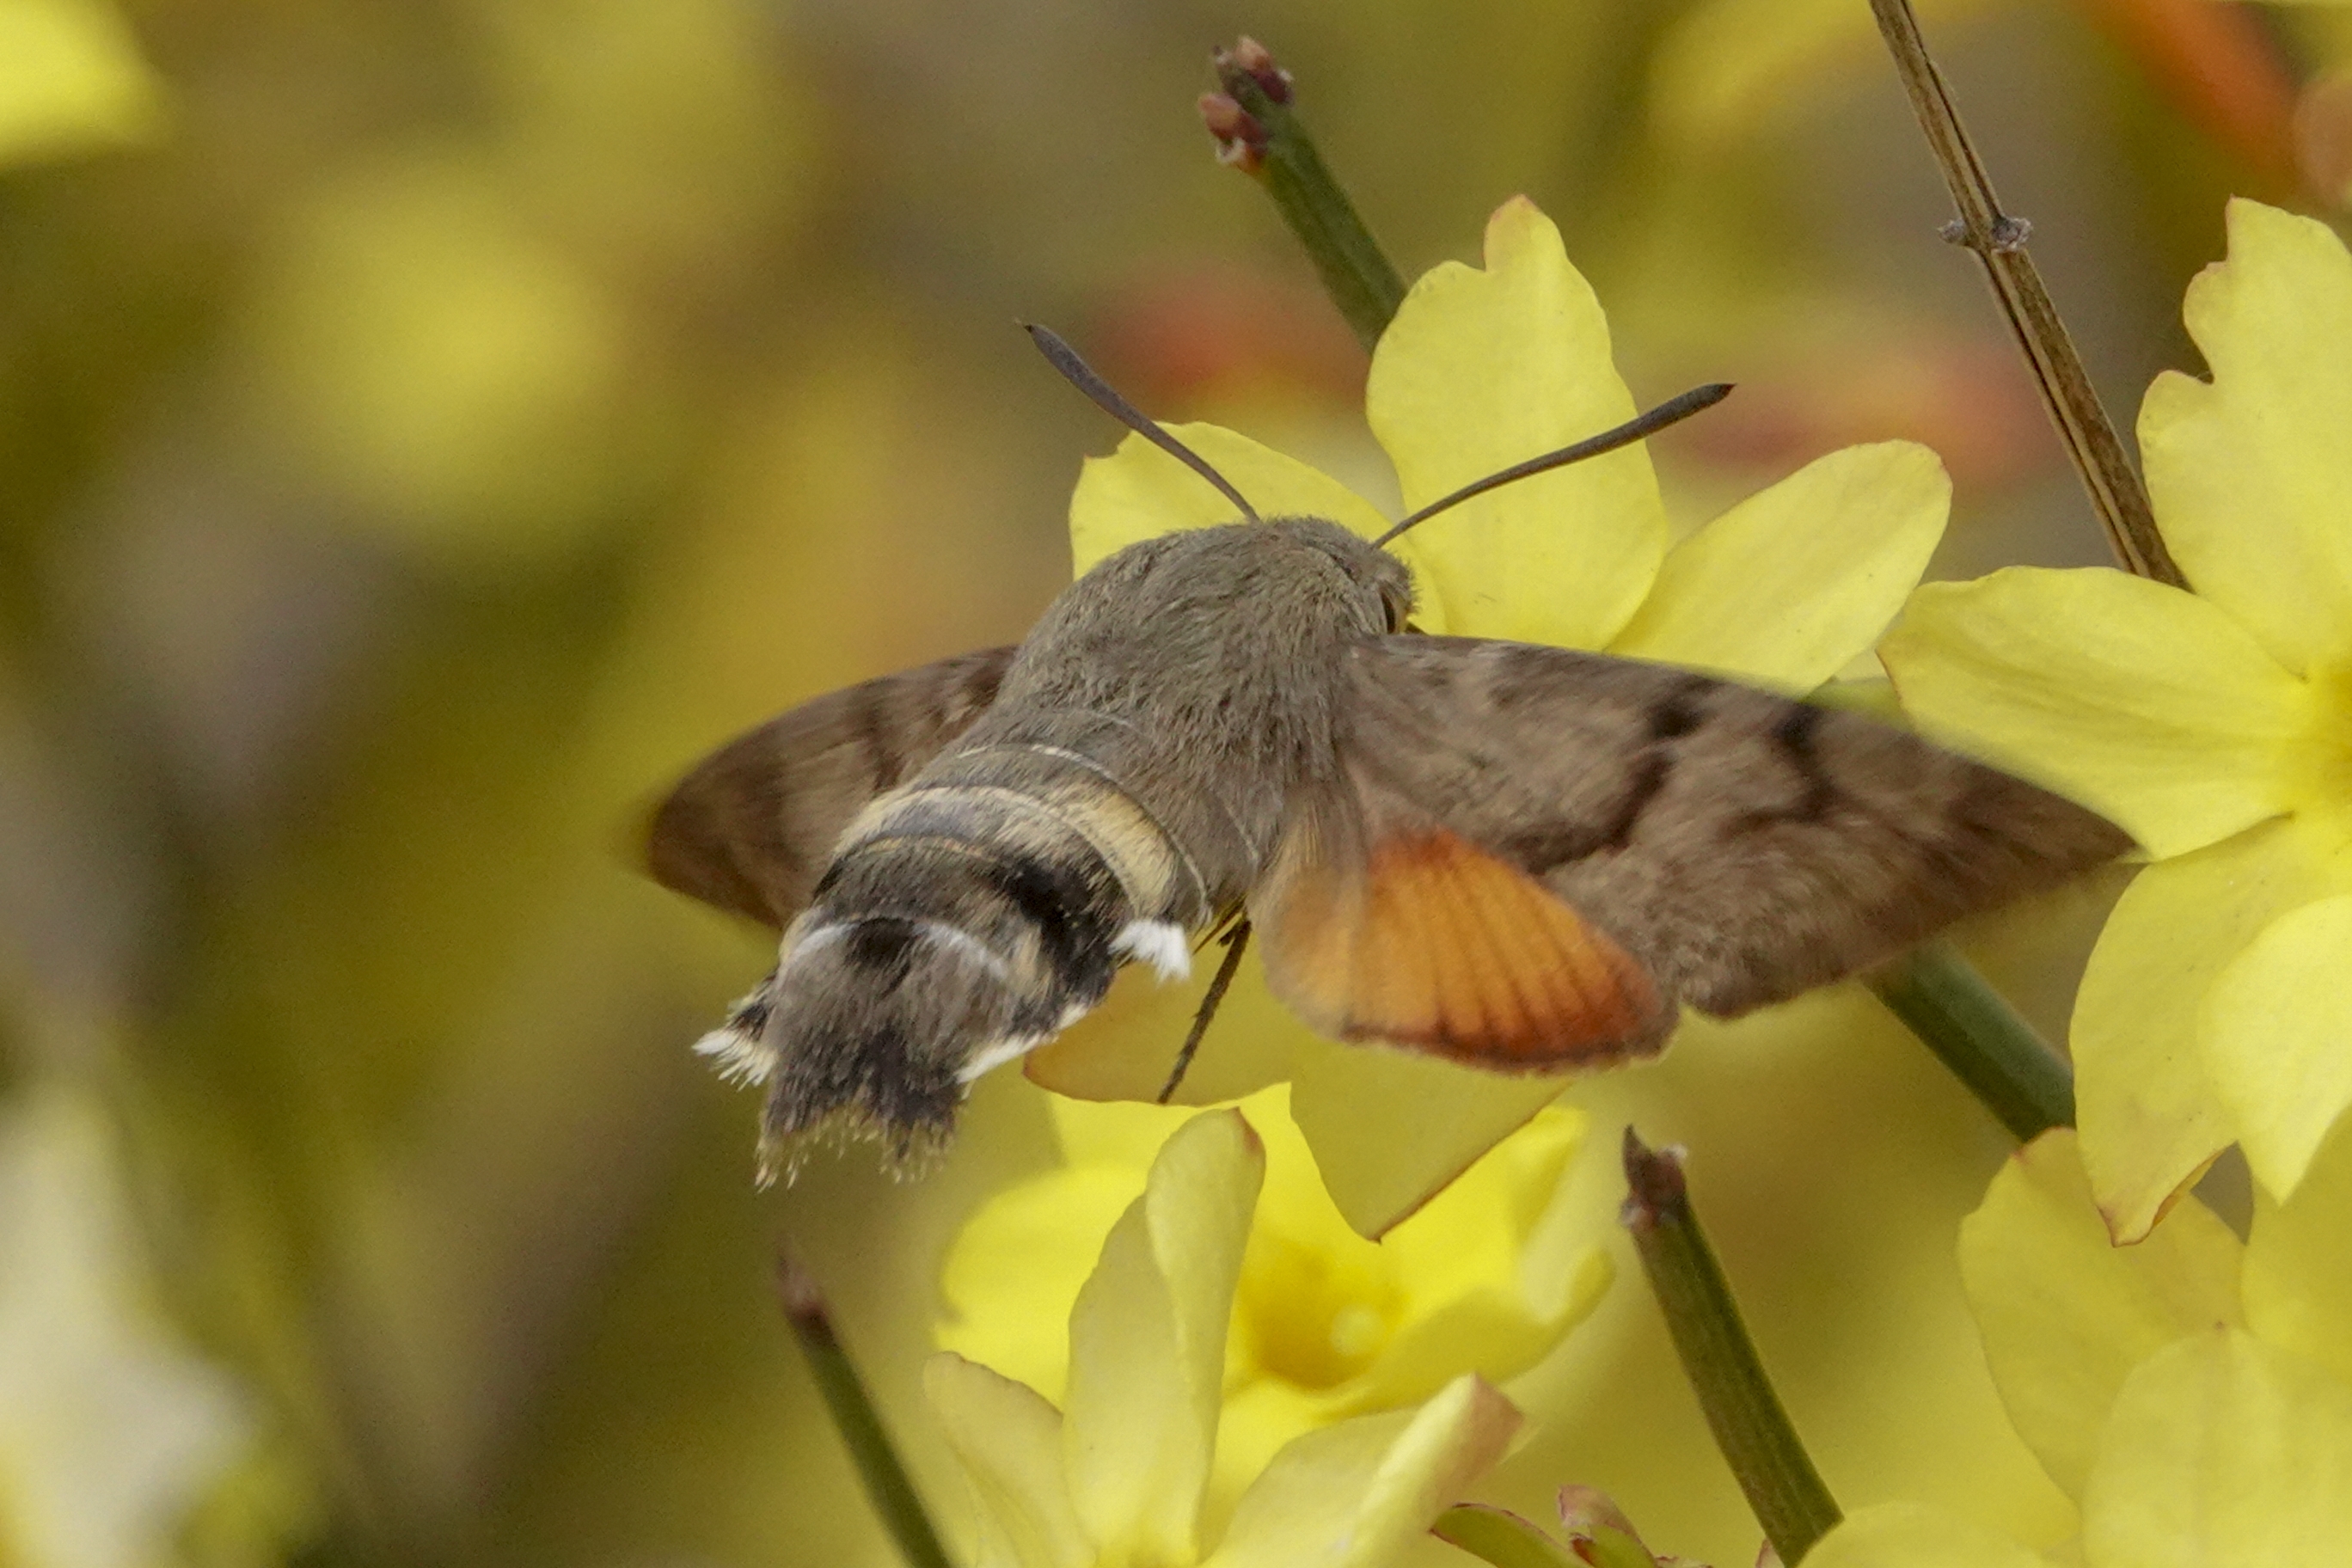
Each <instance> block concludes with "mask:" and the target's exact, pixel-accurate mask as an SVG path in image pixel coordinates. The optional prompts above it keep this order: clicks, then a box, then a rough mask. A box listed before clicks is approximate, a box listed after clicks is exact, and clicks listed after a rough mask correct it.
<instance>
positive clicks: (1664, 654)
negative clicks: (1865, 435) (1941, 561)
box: [1609, 441, 1952, 692]
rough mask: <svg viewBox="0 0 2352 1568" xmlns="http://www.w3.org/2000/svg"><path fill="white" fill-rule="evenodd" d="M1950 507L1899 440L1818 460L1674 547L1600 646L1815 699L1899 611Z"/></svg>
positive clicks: (1916, 453) (1946, 482) (1915, 450)
mask: <svg viewBox="0 0 2352 1568" xmlns="http://www.w3.org/2000/svg"><path fill="white" fill-rule="evenodd" d="M1951 500H1952V481H1951V479H1949V478H1948V476H1947V475H1946V474H1945V472H1944V465H1943V463H1942V462H1941V460H1939V459H1938V458H1937V456H1936V454H1935V453H1933V452H1931V451H1929V450H1928V449H1927V447H1920V446H1915V445H1913V444H1912V443H1910V442H1908V441H1886V442H1882V443H1880V444H1879V445H1877V446H1873V447H1847V448H1846V449H1845V450H1844V451H1842V452H1832V453H1831V454H1830V455H1829V456H1828V457H1826V458H1817V459H1816V460H1814V461H1813V462H1811V463H1809V464H1807V465H1806V466H1805V467H1804V468H1800V469H1798V470H1797V471H1796V472H1795V473H1793V474H1791V475H1790V476H1789V477H1788V478H1787V479H1782V480H1781V481H1780V483H1779V484H1777V485H1774V486H1773V487H1772V488H1771V489H1767V490H1761V491H1759V492H1758V493H1757V494H1755V495H1752V496H1750V497H1748V499H1747V500H1744V501H1741V502H1740V503H1739V504H1738V506H1736V507H1733V508H1732V509H1731V510H1729V511H1727V512H1725V513H1724V514H1723V515H1722V516H1721V517H1718V518H1717V519H1716V520H1715V521H1713V522H1710V523H1708V524H1707V525H1706V527H1705V528H1702V529H1700V530H1699V531H1697V532H1696V533H1694V534H1692V535H1691V536H1690V537H1689V538H1688V539H1685V540H1684V541H1683V542H1681V543H1680V544H1678V545H1676V546H1675V548H1674V549H1673V550H1672V551H1671V552H1668V554H1667V556H1666V559H1665V564H1664V566H1662V567H1660V568H1659V571H1658V578H1657V582H1656V583H1655V584H1654V585H1653V586H1652V587H1651V589H1650V596H1649V597H1648V598H1647V599H1644V600H1643V602H1642V607H1641V608H1640V609H1638V610H1636V611H1634V612H1633V620H1632V621H1631V622H1629V623H1628V624H1627V625H1626V627H1625V629H1624V630H1623V631H1622V632H1620V633H1619V634H1618V635H1617V637H1616V640H1615V641H1614V642H1612V643H1611V644H1610V647H1609V651H1610V652H1612V653H1619V654H1623V655H1625V656H1627V657H1628V658H1654V659H1659V660H1663V661H1664V662H1665V663H1668V664H1682V665H1690V666H1693V667H1695V668H1700V669H1709V670H1715V671H1717V672H1719V673H1722V674H1725V675H1729V676H1734V677H1737V678H1738V679H1743V680H1750V681H1753V682H1755V683H1756V684H1758V685H1759V686H1767V687H1771V688H1773V689H1777V690H1781V691H1791V692H1800V691H1811V689H1813V688H1814V687H1817V686H1819V685H1821V684H1822V682H1823V681H1825V680H1827V679H1830V677H1832V676H1833V675H1835V674H1836V673H1837V672H1838V671H1839V670H1841V669H1843V668H1845V667H1846V666H1847V665H1848V664H1850V663H1851V662H1853V658H1854V657H1855V656H1856V655H1857V654H1861V653H1864V652H1867V651H1868V650H1869V648H1870V645H1871V644H1873V643H1874V642H1876V641H1877V640H1878V635H1879V634H1880V633H1881V632H1883V631H1885V629H1886V624H1887V623H1888V622H1889V621H1891V620H1893V619H1894V618H1895V612H1896V611H1897V610H1899V609H1901V608H1902V607H1903V601H1904V598H1905V596H1906V595H1908V594H1909V593H1910V592H1911V590H1912V589H1913V588H1914V587H1916V586H1917V584H1918V582H1919V574H1920V573H1921V572H1923V571H1925V570H1926V569H1927V557H1928V556H1929V555H1931V554H1933V553H1934V552H1935V549H1936V543H1937V541H1938V540H1940V539H1942V538H1943V536H1944V520H1945V518H1946V517H1947V516H1948V513H1949V511H1950V510H1951Z"/></svg>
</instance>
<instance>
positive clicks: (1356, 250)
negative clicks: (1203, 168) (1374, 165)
mask: <svg viewBox="0 0 2352 1568" xmlns="http://www.w3.org/2000/svg"><path fill="white" fill-rule="evenodd" d="M1215 63H1216V68H1217V80H1218V82H1219V83H1220V85H1222V86H1223V89H1224V101H1223V102H1222V103H1221V102H1219V101H1218V100H1216V99H1215V98H1214V97H1212V98H1210V99H1206V100H1202V113H1203V114H1204V116H1206V118H1207V119H1208V121H1209V126H1210V129H1211V130H1212V131H1213V132H1215V133H1216V134H1217V136H1218V137H1219V138H1220V140H1222V141H1223V142H1225V145H1226V147H1227V148H1228V149H1229V150H1230V151H1231V152H1232V154H1233V161H1234V162H1236V163H1239V164H1240V165H1241V166H1242V167H1243V168H1244V169H1246V170H1248V171H1249V172H1250V173H1252V174H1255V175H1256V176H1257V179H1258V184H1261V185H1263V186H1264V187H1265V194H1266V195H1269V196H1271V197H1272V198H1273V199H1274V205H1275V209H1276V211H1278V212H1280V213H1281V214H1282V221H1283V222H1284V223H1286V224H1287V225H1289V226H1290V232H1291V233H1292V234H1294V235H1296V236H1297V237H1298V243H1299V244H1300V245H1301V246H1303V247H1306V250H1307V258H1308V259H1309V260H1311V261H1312V262H1314V264H1315V270H1316V272H1317V273H1318V275H1320V276H1321V278H1322V279H1323V288H1324V291H1325V292H1326V293H1328V294H1329V295H1330V296H1331V302H1332V303H1333V304H1335V305H1337V306H1338V307H1339V314H1340V315H1342V316H1344V317H1345V318H1347V321H1348V325H1349V327H1351V328H1353V329H1354V330H1355V333H1356V338H1357V341H1358V342H1361V343H1362V344H1363V345H1364V348H1365V350H1366V352H1368V353H1369V352H1370V349H1371V347H1372V345H1373V344H1375V343H1377V342H1380V338H1381V331H1382V330H1383V329H1384V328H1386V327H1387V326H1388V324H1389V320H1390V318H1391V317H1392V316H1394V315H1395V314H1396V312H1397V307H1398V306H1399V305H1402V303H1404V279H1403V278H1402V276H1401V275H1400V274H1399V273H1398V271H1397V269H1396V268H1395V267H1394V266H1393V265H1391V262H1390V261H1389V258H1388V257H1387V256H1386V255H1384V254H1383V253H1382V252H1381V247H1380V243H1379V241H1377V240H1375V239H1373V238H1372V234H1371V230H1370V229H1368V228H1366V227H1365V226H1364V220H1363V219H1362V218H1361V217H1360V216H1357V213H1356V207H1355V204H1354V203H1352V202H1350V201H1349V200H1348V193H1347V192H1345V191H1343V190H1341V189H1340V188H1339V181H1337V180H1335V179H1333V178H1332V177H1331V171H1330V170H1329V169H1328V168H1327V167H1326V166H1325V165H1324V163H1323V156H1322V154H1321V153H1318V152H1317V151H1316V150H1315V143H1314V142H1313V141H1312V140H1311V139H1310V138H1309V137H1308V136H1307V129H1306V127H1305V126H1303V125H1301V124H1300V123H1299V122H1298V116H1297V114H1296V113H1294V112H1292V110H1291V107H1290V101H1291V91H1290V76H1289V73H1288V72H1286V71H1285V70H1283V69H1282V68H1280V67H1278V66H1276V64H1275V63H1274V59H1273V57H1272V56H1270V55H1268V54H1267V53H1266V51H1265V46H1264V45H1262V44H1259V43H1258V42H1256V41H1255V39H1251V38H1244V39H1242V40H1241V42H1240V43H1238V44H1237V45H1235V46H1234V47H1233V48H1231V49H1219V50H1218V51H1217V53H1216V56H1215ZM1236 110H1237V111H1238V114H1237V115H1236V113H1235V112H1234V111H1236Z"/></svg>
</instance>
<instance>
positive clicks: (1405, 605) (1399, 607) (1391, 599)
mask: <svg viewBox="0 0 2352 1568" xmlns="http://www.w3.org/2000/svg"><path fill="white" fill-rule="evenodd" d="M1381 612H1382V614H1383V615H1384V616H1386V618H1387V620H1388V624H1389V630H1390V631H1391V632H1401V631H1402V630H1404V625H1405V617H1406V616H1409V615H1411V614H1412V605H1411V604H1410V603H1409V602H1407V600H1406V598H1405V596H1404V595H1402V594H1401V593H1399V592H1398V591H1397V590H1396V589H1394V588H1382V589H1381Z"/></svg>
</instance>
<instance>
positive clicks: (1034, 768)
mask: <svg viewBox="0 0 2352 1568" xmlns="http://www.w3.org/2000/svg"><path fill="white" fill-rule="evenodd" d="M1207 914H1208V910H1207V908H1206V903H1205V898H1204V895H1203V894H1202V891H1201V889H1200V887H1199V879H1198V877H1197V874H1195V873H1193V872H1192V870H1191V869H1190V868H1189V866H1188V864H1187V861H1186V858H1185V856H1184V854H1183V851H1182V850H1181V848H1180V847H1178V846H1177V845H1176V844H1175V843H1174V842H1173V841H1172V840H1171V838H1170V837H1168V835H1167V834H1166V833H1165V832H1163V831H1162V830H1161V829H1160V826H1158V824H1157V823H1155V822H1154V821H1153V820H1152V818H1151V817H1150V815H1149V814H1148V813H1147V812H1145V811H1144V810H1143V809H1142V808H1141V807H1139V806H1138V805H1136V804H1135V803H1134V801H1133V800H1132V799H1130V798H1129V796H1128V795H1126V794H1125V793H1124V792H1123V791H1121V790H1120V789H1118V787H1117V786H1116V785H1115V784H1112V783H1111V782H1110V781H1108V780H1107V779H1106V778H1104V777H1102V776H1100V775H1099V774H1098V773H1097V772H1095V771H1094V770H1093V767H1092V764H1090V763H1087V761H1086V760H1085V759H1084V758H1080V757H1075V756H1070V755H1066V754H1063V753H1058V752H1055V751H1054V750H1053V749H1052V748H1044V747H1034V746H1027V745H999V746H983V747H979V748H975V749H972V750H971V751H966V752H959V753H955V754H952V755H950V756H947V757H943V758H941V759H940V760H939V761H938V762H937V763H934V764H933V765H932V766H931V767H930V768H928V769H926V770H925V771H924V772H923V773H922V774H920V775H919V777H917V778H916V779H915V780H913V781H912V782H910V783H909V784H907V785H905V786H903V787H901V788H899V789H897V790H894V791H892V792H890V793H889V794H887V795H884V796H882V797H881V798H880V799H878V800H877V801H875V802H874V804H873V805H871V806H869V807H868V808H867V809H866V811H865V812H864V813H863V814H862V815H861V816H859V817H858V818H857V820H856V821H855V822H854V823H852V824H851V826H850V827H849V830H848V832H847V833H846V834H845V836H844V837H843V840H842V843H841V846H840V847H839V849H838V850H837V852H836V853H835V857H834V859H833V863H832V865H831V866H830V868H828V869H827V870H826V871H825V873H824V877H823V878H822V879H820V880H819V881H818V883H817V885H816V888H815V889H814V901H813V902H812V903H811V904H810V906H809V908H808V910H806V911H805V912H804V913H803V914H802V915H801V916H800V918H799V919H798V920H796V921H794V922H793V926H792V928H791V929H790V930H789V931H787V932H786V933H785V939H784V944H783V949H782V959H781V962H780V963H779V964H778V967H777V970H776V973H774V974H773V975H772V976H771V977H770V978H769V980H768V981H767V982H766V984H763V985H762V986H761V989H760V990H759V991H758V992H757V993H755V994H753V995H752V996H751V997H750V998H748V999H747V1000H746V1001H745V1003H744V1004H743V1005H741V1006H740V1007H739V1009H738V1010H737V1013H736V1016H734V1017H733V1018H731V1019H730V1022H729V1025H728V1026H727V1027H726V1028H724V1029H722V1030H720V1031H719V1033H718V1034H716V1035H714V1036H712V1037H710V1039H709V1041H707V1042H706V1045H705V1047H704V1048H705V1049H707V1050H709V1051H711V1052H713V1053H715V1054H718V1055H719V1056H721V1057H722V1058H725V1059H726V1060H727V1062H728V1063H729V1064H730V1066H731V1067H732V1068H734V1069H735V1070H737V1071H738V1072H740V1073H741V1074H743V1075H745V1076H749V1077H755V1078H760V1079H767V1080H768V1081H769V1085H770V1093H769V1101H768V1131H769V1134H770V1137H771V1139H775V1138H781V1137H788V1136H790V1135H792V1134H793V1133H797V1132H800V1131H804V1130H806V1129H809V1128H812V1127H816V1126H819V1125H820V1124H824V1125H829V1126H834V1127H835V1128H837V1129H838V1130H839V1131H845V1132H848V1133H851V1134H854V1135H877V1134H879V1135H886V1136H887V1137H888V1138H889V1139H890V1140H892V1141H893V1142H894V1143H895V1145H896V1152H898V1154H900V1155H902V1156H904V1155H907V1154H909V1153H912V1152H915V1150H916V1148H917V1146H918V1145H920V1144H922V1143H925V1142H929V1141H931V1140H932V1139H934V1138H944V1136H945V1135H946V1133H947V1132H948V1131H949V1128H950V1123H951V1121H952V1119H953V1116H954V1112H955V1109H956V1106H957V1104H958V1103H959V1102H960V1101H961V1099H962V1096H963V1091H964V1086H965V1085H966V1084H968V1083H969V1082H970V1081H971V1079H973V1078H975V1077H977V1076H978V1075H979V1074H980V1073H982V1072H983V1071H985V1070H986V1069H987V1068H990V1067H992V1066H993V1065H995V1064H996V1063H998V1062H1001V1061H1003V1060H1005V1059H1007V1058H1011V1057H1013V1056H1017V1055H1019V1054H1021V1053H1022V1052H1024V1051H1025V1050H1027V1049H1029V1048H1030V1047H1033V1046H1035V1045H1037V1044H1039V1043H1041V1042H1042V1041H1044V1040H1045V1039H1048V1038H1050V1037H1052V1036H1053V1035H1055V1033H1057V1032H1058V1031H1059V1030H1061V1029H1062V1028H1063V1027H1065V1026H1067V1025H1068V1024H1069V1023H1071V1022H1072V1021H1073V1020H1075V1019H1076V1018H1077V1017H1078V1016H1080V1015H1082V1014H1084V1013H1086V1012H1087V1011H1088V1010H1089V1009H1091V1008H1092V1007H1094V1006H1095V1005H1096V1004H1097V1003H1098V1002H1100V1001H1101V1000H1102V997H1103V994H1104V993H1105V992H1106V991H1108V989H1109V988H1110V983H1111V980H1112V977H1113V976H1114V975H1115V974H1116V973H1117V971H1118V966H1119V965H1120V963H1123V962H1125V961H1126V960H1128V959H1129V958H1142V959H1144V960H1146V961H1147V962H1150V963H1153V964H1155V965H1156V966H1158V967H1159V968H1160V969H1161V970H1162V971H1163V973H1166V972H1176V973H1181V972H1182V970H1183V969H1184V968H1185V967H1186V965H1187V963H1188V957H1189V954H1188V948H1187V932H1188V931H1190V930H1191V929H1192V927H1194V926H1196V925H1198V924H1200V923H1202V921H1205V919H1206V918H1207ZM782 1064H789V1065H790V1070H788V1071H782V1072H778V1071H776V1070H775V1069H776V1068H778V1067H779V1066H780V1065H782ZM836 1113H845V1114H844V1115H839V1116H837V1115H836Z"/></svg>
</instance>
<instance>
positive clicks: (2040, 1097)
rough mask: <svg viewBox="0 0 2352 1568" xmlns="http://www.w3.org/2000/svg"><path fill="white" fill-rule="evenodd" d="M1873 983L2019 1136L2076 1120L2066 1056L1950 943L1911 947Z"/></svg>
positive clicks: (1889, 1004) (2025, 1139)
mask: <svg viewBox="0 0 2352 1568" xmlns="http://www.w3.org/2000/svg"><path fill="white" fill-rule="evenodd" d="M1870 988H1871V989H1872V990H1873V991H1875V992H1876V993H1878V999H1879V1000H1880V1001H1882V1002H1884V1003H1885V1004H1886V1006H1887V1010H1888V1011H1889V1012H1891V1013H1893V1014H1894V1015H1895V1016H1896V1017H1898V1018H1900V1019H1902V1020H1903V1022H1904V1023H1905V1024H1906V1025H1908V1026H1910V1029H1911V1032H1912V1033H1913V1034H1915V1035H1916V1036H1918V1037H1920V1038H1921V1039H1922V1040H1925V1041H1926V1042H1927V1048H1928V1049H1930V1050H1932V1051H1934V1052H1935V1053H1936V1055H1937V1057H1938V1058H1941V1059H1942V1061H1943V1063H1944V1065H1945V1066H1946V1067H1948V1068H1950V1069H1951V1070H1952V1076H1953V1077H1955V1078H1957V1079H1959V1080H1960V1081H1961V1082H1962V1083H1963V1084H1966V1085H1967V1086H1968V1088H1969V1092H1970V1093H1972V1094H1974V1095H1975V1096H1976V1097H1977V1099H1978V1100H1981V1101H1983V1103H1984V1107H1985V1109H1986V1110H1990V1111H1991V1112H1992V1113H1993V1116H1994V1118H1995V1119H1996V1120H1998V1121H2000V1124H2001V1125H2002V1126H2003V1127H2006V1128H2008V1129H2009V1131H2010V1133H2011V1136H2013V1137H2014V1138H2016V1139H2017V1141H2018V1142H2021V1143H2024V1142H2032V1140H2033V1139H2035V1138H2037V1137H2039V1136H2040V1135H2042V1133H2044V1132H2047V1131H2049V1130H2050V1129H2052V1128H2053V1127H2072V1126H2073V1125H2074V1069H2073V1068H2070V1067H2069V1066H2068V1065H2067V1063H2066V1058H2063V1057H2062V1056H2060V1055H2059V1054H2058V1053H2057V1052H2056V1051H2054V1050H2053V1049H2051V1048H2050V1046H2049V1044H2048V1042H2046V1041H2044V1040H2043V1039H2042V1037H2041V1035H2040V1034H2038V1033H2036V1032H2035V1030H2034V1027H2033V1026H2032V1025H2031V1024H2029V1023H2027V1022H2026V1021H2025V1020H2024V1019H2023V1018H2022V1017H2021V1016H2019V1015H2018V1012H2017V1009H2015V1008H2014V1007H2011V1005H2009V1003H2008V1001H2007V999H2005V998H2004V997H2003V996H2002V995H2001V994H2000V992H1998V991H1995V990H1994V989H1993V988H1992V986H1991V984H1990V983H1989V982H1987V981H1986V979H1985V977H1984V976H1983V975H1981V974H1979V973H1977V972H1976V970H1975V969H1974V968H1973V967H1971V966H1970V964H1969V961H1968V960H1967V959H1965V958H1962V957H1961V956H1960V955H1959V954H1958V952H1954V951H1953V949H1952V948H1951V947H1950V946H1949V945H1948V944H1947V943H1944V942H1928V943H1927V944H1926V945H1925V946H1923V947H1919V948H1916V949H1914V950H1913V951H1912V952H1910V953H1908V954H1907V955H1906V956H1905V957H1904V958H1903V959H1902V960H1900V961H1899V962H1897V963H1895V964H1892V965H1890V966H1889V967H1887V968H1885V969H1884V970H1881V971H1880V972H1878V973H1875V974H1874V975H1872V976H1871V977H1870Z"/></svg>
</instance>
